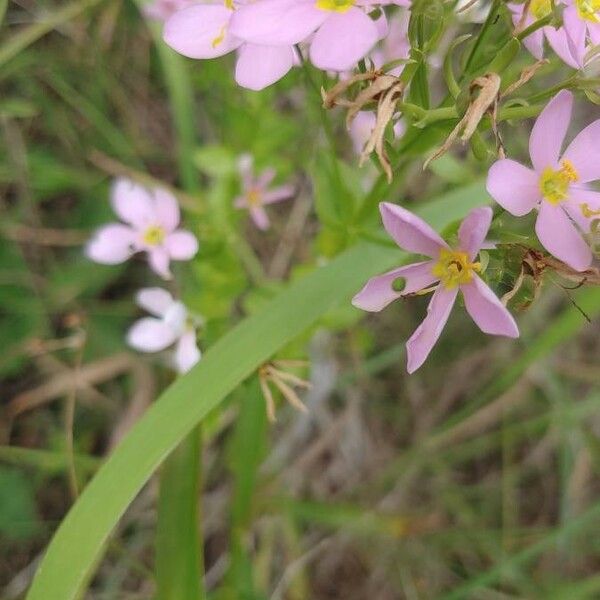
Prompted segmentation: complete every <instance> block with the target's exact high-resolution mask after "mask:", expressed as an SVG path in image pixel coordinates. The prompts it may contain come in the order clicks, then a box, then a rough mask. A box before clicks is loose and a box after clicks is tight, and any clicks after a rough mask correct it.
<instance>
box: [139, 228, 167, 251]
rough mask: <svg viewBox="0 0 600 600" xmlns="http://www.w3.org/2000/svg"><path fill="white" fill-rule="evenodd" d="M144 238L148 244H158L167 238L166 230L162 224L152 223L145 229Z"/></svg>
mask: <svg viewBox="0 0 600 600" xmlns="http://www.w3.org/2000/svg"><path fill="white" fill-rule="evenodd" d="M142 239H143V240H144V242H145V243H146V244H148V246H158V245H159V244H162V243H163V241H164V239H165V230H164V229H163V228H162V227H161V226H160V225H152V226H150V227H148V229H146V231H144V235H143V238H142Z"/></svg>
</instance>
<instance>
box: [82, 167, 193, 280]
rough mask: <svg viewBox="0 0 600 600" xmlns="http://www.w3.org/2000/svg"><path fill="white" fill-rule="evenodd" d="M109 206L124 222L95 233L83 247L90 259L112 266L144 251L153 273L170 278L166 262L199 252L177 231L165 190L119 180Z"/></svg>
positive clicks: (173, 203) (172, 202) (175, 210)
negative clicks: (147, 187) (151, 188)
mask: <svg viewBox="0 0 600 600" xmlns="http://www.w3.org/2000/svg"><path fill="white" fill-rule="evenodd" d="M111 203H112V207H113V210H114V211H115V213H116V214H117V216H118V217H119V218H120V219H121V220H122V221H123V222H124V223H110V224H109V225H105V226H104V227H101V228H100V229H99V230H98V231H97V232H96V233H95V235H94V237H93V238H92V239H91V240H90V242H89V243H88V245H87V248H86V254H87V256H88V258H90V259H91V260H93V261H95V262H98V263H102V264H106V265H115V264H118V263H122V262H125V261H126V260H127V259H128V258H130V257H131V256H132V255H133V254H135V253H136V252H146V253H147V255H148V262H149V264H150V267H151V268H152V270H154V271H155V272H156V273H157V274H158V275H160V276H161V277H162V278H164V279H170V278H171V272H170V270H169V262H170V261H171V260H190V259H191V258H192V257H193V256H194V255H195V254H196V252H197V251H198V240H197V239H196V237H195V236H194V235H193V234H191V233H190V232H189V231H184V230H182V229H177V226H178V225H179V219H180V215H179V205H178V204H177V200H176V199H175V197H174V196H173V195H172V194H171V193H170V192H168V191H167V190H165V189H162V188H155V189H153V190H148V189H146V188H143V187H141V186H140V185H138V184H136V183H134V182H132V181H129V180H126V179H118V180H117V181H116V182H115V183H114V185H113V189H112V194H111Z"/></svg>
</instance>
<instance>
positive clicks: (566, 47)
mask: <svg viewBox="0 0 600 600" xmlns="http://www.w3.org/2000/svg"><path fill="white" fill-rule="evenodd" d="M544 34H545V35H546V37H547V38H548V42H549V44H550V46H551V47H552V50H554V52H556V54H558V56H559V57H560V58H561V60H562V61H563V62H564V63H565V64H567V65H569V67H572V68H573V69H579V68H580V65H579V64H578V62H577V58H576V57H575V56H574V55H573V47H572V43H571V42H570V41H569V37H568V36H567V32H566V31H565V28H564V27H561V28H559V29H554V27H544Z"/></svg>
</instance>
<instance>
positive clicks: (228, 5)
mask: <svg viewBox="0 0 600 600" xmlns="http://www.w3.org/2000/svg"><path fill="white" fill-rule="evenodd" d="M225 8H228V9H229V10H233V0H225Z"/></svg>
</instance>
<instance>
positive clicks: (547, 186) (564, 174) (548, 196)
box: [540, 160, 579, 204]
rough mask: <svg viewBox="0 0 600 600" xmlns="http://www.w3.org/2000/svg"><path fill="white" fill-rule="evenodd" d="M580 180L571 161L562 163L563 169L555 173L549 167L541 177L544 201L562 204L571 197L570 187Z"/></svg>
mask: <svg viewBox="0 0 600 600" xmlns="http://www.w3.org/2000/svg"><path fill="white" fill-rule="evenodd" d="M578 180H579V174H578V173H577V171H576V170H575V167H574V166H573V163H572V162H571V161H569V160H563V161H562V162H561V168H560V169H559V170H558V171H555V170H554V169H553V168H552V167H547V168H546V169H544V171H543V172H542V175H541V177H540V191H541V192H542V196H543V197H544V200H546V201H547V202H550V204H560V203H561V202H563V201H564V200H566V199H567V197H568V196H569V186H570V185H571V184H572V183H575V182H576V181H578Z"/></svg>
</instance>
